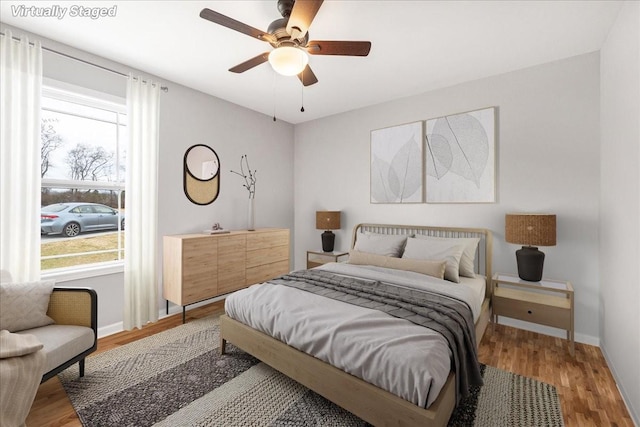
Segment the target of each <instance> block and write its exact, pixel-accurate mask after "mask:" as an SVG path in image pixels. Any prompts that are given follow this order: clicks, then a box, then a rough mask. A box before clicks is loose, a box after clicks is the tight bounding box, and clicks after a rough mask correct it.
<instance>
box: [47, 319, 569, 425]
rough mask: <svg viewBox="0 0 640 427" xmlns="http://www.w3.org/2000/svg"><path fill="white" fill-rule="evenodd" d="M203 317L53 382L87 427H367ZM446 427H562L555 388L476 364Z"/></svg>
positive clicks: (101, 357) (106, 355)
mask: <svg viewBox="0 0 640 427" xmlns="http://www.w3.org/2000/svg"><path fill="white" fill-rule="evenodd" d="M218 347H219V334H218V318H217V317H215V316H210V317H206V318H203V319H198V320H194V321H191V322H189V323H187V324H185V325H182V326H179V327H177V328H173V329H171V330H168V331H165V332H161V333H159V334H156V335H153V336H150V337H147V338H144V339H142V340H139V341H136V342H133V343H131V344H127V345H125V346H123V347H121V348H117V349H114V350H110V351H107V352H104V353H100V354H98V355H96V356H92V357H89V358H88V359H87V362H86V370H85V376H84V377H83V378H78V368H77V364H76V365H74V366H73V367H71V368H69V369H67V370H66V371H64V372H62V373H61V374H60V375H59V378H60V380H61V381H62V384H63V386H64V388H65V390H66V391H67V394H68V395H69V398H70V399H71V403H72V404H73V407H74V408H75V410H76V412H77V413H78V416H79V417H80V420H81V422H82V424H83V425H84V426H87V427H89V426H96V427H97V426H102V427H104V426H118V427H122V426H135V427H142V426H167V427H168V426H171V427H174V426H225V427H231V426H299V427H306V426H367V425H368V424H366V423H365V422H364V421H362V420H361V419H359V418H357V417H356V416H354V415H352V414H351V413H349V412H347V411H345V410H343V409H342V408H340V407H338V406H336V405H334V404H333V403H331V402H329V401H328V400H326V399H324V398H323V397H321V396H319V395H317V394H316V393H314V392H312V391H310V390H308V389H306V388H305V387H303V386H301V385H300V384H298V383H296V382H295V381H293V380H290V379H289V378H287V377H285V376H284V375H282V374H280V373H279V372H277V371H275V370H273V369H271V368H270V367H269V366H267V365H265V364H263V363H260V362H259V361H258V360H257V359H255V358H253V357H252V356H249V355H247V354H246V353H244V352H242V351H241V350H239V349H237V348H235V347H234V346H232V345H227V348H228V354H229V355H225V356H220V355H219V353H218ZM483 377H484V383H485V384H484V386H482V387H480V388H478V389H477V390H474V392H473V393H472V395H471V396H469V397H468V398H467V399H466V400H465V401H464V402H463V403H462V404H461V405H460V406H459V407H458V408H457V409H456V411H455V412H454V414H453V415H452V417H451V420H450V421H449V425H450V426H491V427H494V426H545V427H547V426H562V425H563V421H562V412H561V410H560V403H559V400H558V396H557V393H556V389H555V387H553V386H551V385H548V384H544V383H541V382H539V381H536V380H533V379H530V378H526V377H522V376H519V375H515V374H511V373H509V372H505V371H502V370H499V369H496V368H492V367H490V366H486V367H485V366H483Z"/></svg>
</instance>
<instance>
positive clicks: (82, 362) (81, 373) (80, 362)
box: [78, 359, 84, 377]
mask: <svg viewBox="0 0 640 427" xmlns="http://www.w3.org/2000/svg"><path fill="white" fill-rule="evenodd" d="M78 367H79V368H80V376H81V377H84V359H82V360H80V361H79V362H78Z"/></svg>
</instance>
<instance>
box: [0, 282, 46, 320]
mask: <svg viewBox="0 0 640 427" xmlns="http://www.w3.org/2000/svg"><path fill="white" fill-rule="evenodd" d="M54 285H55V281H54V280H44V281H39V282H26V283H2V284H0V329H6V330H8V331H9V332H18V331H24V330H25V329H32V328H37V327H39V326H46V325H50V324H52V323H53V319H51V318H50V317H49V316H47V309H48V307H49V298H50V297H51V292H53V286H54Z"/></svg>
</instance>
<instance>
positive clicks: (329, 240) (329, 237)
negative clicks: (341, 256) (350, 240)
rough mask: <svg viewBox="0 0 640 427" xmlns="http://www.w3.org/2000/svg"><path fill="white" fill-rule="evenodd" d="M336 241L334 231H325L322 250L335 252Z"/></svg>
mask: <svg viewBox="0 0 640 427" xmlns="http://www.w3.org/2000/svg"><path fill="white" fill-rule="evenodd" d="M335 241H336V235H335V234H333V231H329V230H327V231H325V232H324V233H322V250H323V251H324V252H333V245H334V243H335Z"/></svg>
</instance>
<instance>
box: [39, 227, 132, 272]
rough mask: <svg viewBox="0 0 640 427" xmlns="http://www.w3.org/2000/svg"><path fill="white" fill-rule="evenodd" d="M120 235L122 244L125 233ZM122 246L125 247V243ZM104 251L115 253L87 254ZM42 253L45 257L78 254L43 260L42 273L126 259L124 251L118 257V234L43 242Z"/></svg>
mask: <svg viewBox="0 0 640 427" xmlns="http://www.w3.org/2000/svg"><path fill="white" fill-rule="evenodd" d="M120 233H121V239H122V242H124V231H121V232H120ZM122 246H123V247H124V243H123V245H122ZM103 250H113V251H114V252H106V253H98V254H86V252H92V251H103ZM41 252H42V253H41V255H42V256H43V257H46V256H55V255H69V254H78V255H75V256H69V257H61V258H51V259H43V260H41V262H40V269H41V270H42V271H44V270H51V269H54V268H65V267H74V266H78V265H85V264H94V263H100V262H107V261H118V260H119V259H124V251H122V253H121V256H120V257H118V233H117V232H115V233H109V234H101V235H99V236H94V237H80V238H74V239H65V240H61V241H56V242H43V243H42V245H41Z"/></svg>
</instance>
